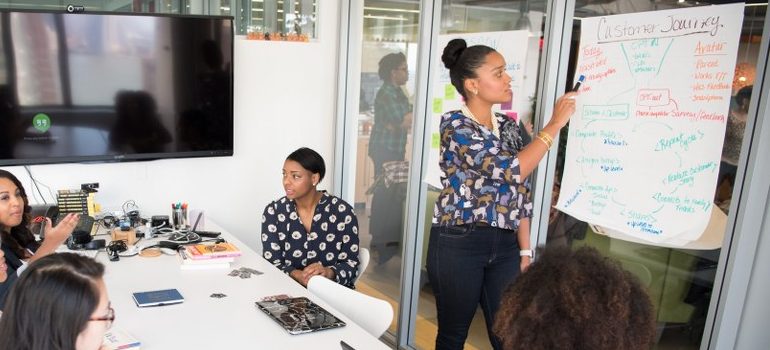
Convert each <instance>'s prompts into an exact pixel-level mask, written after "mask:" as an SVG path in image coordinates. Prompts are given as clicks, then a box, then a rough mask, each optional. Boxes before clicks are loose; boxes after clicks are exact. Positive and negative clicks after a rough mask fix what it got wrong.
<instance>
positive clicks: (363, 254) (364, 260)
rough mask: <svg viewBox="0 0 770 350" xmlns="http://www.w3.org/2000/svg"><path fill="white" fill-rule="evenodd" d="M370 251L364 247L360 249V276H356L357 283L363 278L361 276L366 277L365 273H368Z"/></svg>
mask: <svg viewBox="0 0 770 350" xmlns="http://www.w3.org/2000/svg"><path fill="white" fill-rule="evenodd" d="M369 259H370V256H369V249H366V248H364V247H361V248H360V249H358V276H356V281H358V279H360V278H361V276H363V275H364V271H366V267H367V266H369Z"/></svg>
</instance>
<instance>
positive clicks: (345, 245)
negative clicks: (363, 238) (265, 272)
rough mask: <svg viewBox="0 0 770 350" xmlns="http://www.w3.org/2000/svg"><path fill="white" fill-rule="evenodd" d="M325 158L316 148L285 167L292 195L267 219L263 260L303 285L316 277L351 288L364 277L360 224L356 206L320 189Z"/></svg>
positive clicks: (275, 205) (269, 209)
mask: <svg viewBox="0 0 770 350" xmlns="http://www.w3.org/2000/svg"><path fill="white" fill-rule="evenodd" d="M325 173H326V166H325V164H324V160H323V158H321V155H319V154H318V153H317V152H316V151H314V150H312V149H310V148H305V147H303V148H300V149H298V150H296V151H294V152H292V153H291V154H290V155H289V156H288V157H286V161H285V162H284V163H283V188H284V190H285V191H286V196H284V197H281V198H280V199H278V200H275V201H273V202H271V203H270V204H268V205H267V207H265V212H264V213H263V214H262V256H263V257H264V258H265V260H267V261H269V262H271V263H272V264H273V265H275V267H277V268H279V269H281V270H282V271H283V272H285V273H287V274H288V275H289V276H291V277H292V278H294V280H296V281H297V282H299V283H300V284H302V285H303V286H307V282H308V281H309V280H310V278H311V277H313V276H315V275H321V276H324V277H326V278H328V279H330V280H332V281H335V282H337V283H339V284H341V285H344V286H346V287H349V288H353V284H354V282H355V281H356V276H358V220H357V219H356V214H354V213H353V207H351V206H350V204H348V203H347V202H345V201H343V200H342V199H340V198H338V197H335V196H332V195H330V194H328V193H326V191H319V190H317V189H316V186H317V185H318V183H319V182H321V180H322V179H323V177H324V174H325Z"/></svg>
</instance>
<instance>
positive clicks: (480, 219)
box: [433, 111, 532, 230]
mask: <svg viewBox="0 0 770 350" xmlns="http://www.w3.org/2000/svg"><path fill="white" fill-rule="evenodd" d="M495 121H496V122H497V123H498V126H499V130H500V137H499V138H498V137H497V136H495V135H494V134H493V133H492V131H491V130H489V129H487V128H486V127H484V126H482V125H480V124H478V123H476V122H475V121H473V120H472V119H470V118H468V117H466V116H465V115H463V114H462V112H460V111H452V112H448V113H446V114H444V115H443V116H441V158H440V161H439V162H440V164H439V165H440V167H441V170H442V172H443V173H442V176H441V183H442V187H443V189H442V191H441V193H440V194H439V196H438V200H437V202H436V206H435V208H434V210H433V225H434V226H453V225H463V224H470V223H486V224H488V225H490V226H493V227H499V228H504V229H509V230H517V229H518V227H519V222H520V220H521V219H523V218H530V217H532V202H531V201H530V196H529V193H530V183H529V180H528V179H524V181H522V179H521V176H520V171H519V159H518V158H517V155H518V152H519V151H520V150H521V148H522V147H523V142H522V140H521V136H520V132H522V130H521V129H520V128H519V126H518V124H517V123H516V122H514V121H513V120H511V119H509V118H508V117H507V116H505V115H502V114H499V113H495ZM501 139H502V140H501Z"/></svg>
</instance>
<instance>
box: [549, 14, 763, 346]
mask: <svg viewBox="0 0 770 350" xmlns="http://www.w3.org/2000/svg"><path fill="white" fill-rule="evenodd" d="M710 3H714V4H717V3H716V2H711V1H705V2H692V1H670V2H657V1H655V2H653V1H650V2H646V1H633V0H618V1H613V2H610V3H591V2H588V3H585V2H578V3H577V4H576V6H575V12H574V15H575V21H574V26H573V28H572V30H573V34H572V45H571V55H570V57H571V59H570V62H569V72H568V77H570V78H568V81H567V86H569V87H571V86H573V82H572V81H571V80H572V77H575V76H576V74H582V72H590V73H586V78H587V81H586V84H587V85H589V87H588V89H590V85H592V84H594V86H597V85H596V84H600V83H601V80H602V75H601V74H605V73H606V74H615V73H614V72H609V71H608V70H606V69H605V70H596V69H594V68H595V67H599V66H600V65H601V62H602V61H601V58H597V59H596V60H595V61H588V60H586V61H581V62H580V63H579V62H578V56H581V55H582V56H583V57H585V56H586V55H585V52H578V50H585V49H586V48H583V49H581V45H580V44H581V43H580V38H581V22H585V21H586V19H588V18H593V17H602V16H608V15H615V14H630V13H637V12H644V11H661V10H668V9H692V8H694V7H696V6H705V5H709V4H710ZM766 8H767V4H766V3H758V4H746V5H745V7H744V8H743V22H742V23H740V24H738V27H739V31H740V35H739V38H740V39H739V43H738V54H737V62H736V64H735V66H734V72H735V76H734V79H733V80H732V81H725V82H713V81H711V79H718V74H719V73H718V72H710V71H709V69H708V67H715V66H712V63H713V62H715V61H714V60H715V59H716V58H715V57H718V56H721V55H723V53H721V52H718V51H719V50H721V49H719V48H717V47H713V48H712V49H713V50H712V49H710V50H705V51H704V50H703V48H705V44H706V41H704V43H703V44H704V46H699V48H696V49H695V50H694V52H693V54H694V56H696V57H695V60H694V61H693V62H695V63H694V64H695V65H696V73H694V74H693V75H692V76H691V77H688V80H687V84H688V88H689V87H691V89H692V91H694V92H693V93H692V96H691V97H692V99H691V100H688V101H681V100H680V101H679V103H680V104H679V105H677V106H676V109H675V111H673V112H672V111H670V110H668V109H666V108H664V107H663V105H662V104H660V103H657V102H655V103H652V102H651V101H649V100H645V101H643V100H644V99H645V98H647V97H651V95H645V94H641V93H640V95H639V96H637V100H636V101H635V103H636V108H637V109H636V114H635V115H634V116H635V117H636V118H640V117H643V118H649V119H650V120H651V122H655V118H661V119H659V120H662V118H664V117H666V116H670V115H679V114H677V113H681V115H682V116H689V115H690V114H687V113H686V112H677V111H678V110H679V108H681V107H684V105H685V104H690V103H691V104H692V105H694V106H696V107H697V106H700V107H701V108H702V107H703V106H704V105H705V103H704V102H703V101H704V100H703V99H702V98H701V96H711V97H710V98H717V95H719V93H717V92H719V91H723V92H725V93H727V92H729V95H730V96H731V97H730V98H729V101H724V103H725V104H729V106H730V107H729V113H727V115H723V119H722V121H721V122H722V123H724V124H726V125H724V127H725V131H724V135H723V136H722V135H721V134H720V135H718V138H719V142H718V144H716V145H711V146H712V147H718V149H716V148H715V150H716V151H719V150H721V161H720V160H717V161H715V162H712V164H710V165H709V166H710V168H709V169H710V170H709V171H713V174H715V175H716V176H715V178H716V185H715V186H713V187H711V188H713V189H714V190H713V193H711V194H707V195H706V196H705V197H707V198H708V200H706V201H703V203H698V204H697V205H701V206H702V207H703V208H708V210H710V211H711V215H710V219H709V217H708V216H707V217H706V219H705V221H703V222H702V223H703V224H704V226H706V228H702V229H700V230H699V231H698V232H694V233H695V235H694V236H693V237H694V238H696V239H695V240H693V241H687V242H685V241H681V242H675V241H671V240H669V241H666V242H663V241H661V242H654V241H640V240H635V239H630V238H629V237H627V236H623V235H622V234H618V233H617V232H616V231H615V230H612V229H607V228H606V227H602V226H599V225H594V224H595V223H589V222H585V221H581V220H579V219H577V218H575V217H573V216H570V215H568V214H566V213H565V212H562V211H560V210H558V209H555V208H553V209H551V212H550V213H549V220H548V229H547V238H546V244H547V246H555V245H566V246H569V247H572V248H577V247H581V246H590V247H593V248H596V249H597V250H599V251H600V252H601V253H602V254H604V255H606V256H608V257H611V258H613V259H616V260H618V261H619V262H620V263H621V264H622V265H623V267H624V268H625V269H627V270H628V271H630V272H631V273H632V274H634V275H635V276H637V277H638V278H639V279H640V281H641V282H642V284H643V285H644V286H646V287H647V290H648V293H649V295H650V298H651V300H652V303H653V305H654V308H655V314H654V318H655V320H656V323H657V337H656V345H655V348H656V349H698V348H700V347H701V342H702V339H703V332H704V327H705V325H706V318H707V315H708V313H709V303H710V301H711V298H712V290H713V289H714V283H715V276H716V271H717V268H718V262H719V257H720V254H722V249H721V248H720V246H721V243H722V242H723V240H724V236H725V235H731V234H733V232H732V228H731V227H728V226H727V223H728V222H729V221H728V220H727V215H729V214H730V204H731V200H732V196H733V188H734V185H735V184H736V182H741V181H743V179H740V178H737V177H736V173H737V167H738V166H739V159H740V157H739V156H740V152H741V145H742V143H743V137H744V135H748V134H750V130H746V125H747V122H750V120H748V119H749V118H753V117H754V116H751V115H748V107H749V104H750V103H751V101H752V99H753V98H755V97H756V95H752V93H751V87H752V85H753V81H754V76H755V67H756V64H757V56H758V52H759V46H760V41H761V39H762V32H763V29H764V20H765V14H766ZM723 20H724V18H723ZM600 23H602V22H600ZM627 28H628V27H627ZM616 29H617V28H616ZM631 29H632V30H633V29H634V28H631ZM621 32H622V33H621ZM592 33H593V32H592ZM617 33H620V34H618V35H627V34H628V31H625V32H624V31H622V30H621V31H620V32H613V33H610V32H600V36H601V35H604V34H607V35H615V34H617ZM704 40H705V39H704ZM669 41H671V42H673V40H665V39H660V41H655V40H628V41H626V42H625V43H624V45H623V46H622V47H623V48H624V50H625V51H623V54H624V55H627V56H625V57H626V58H627V61H626V63H627V65H628V67H626V65H624V66H623V70H625V69H626V68H627V69H628V71H629V72H630V73H629V74H630V76H631V77H632V78H630V80H633V79H635V78H638V77H639V74H647V73H646V72H647V71H650V70H651V69H652V68H651V67H652V66H655V67H658V68H655V69H658V70H660V68H659V67H660V65H659V64H660V62H652V60H653V59H655V57H657V58H660V55H659V53H663V56H665V54H666V52H668V51H661V52H657V51H655V50H657V49H656V48H654V47H653V46H656V45H657V44H665V45H668V44H667V43H668V42H669ZM665 45H661V46H662V47H663V48H665V47H666V46H665ZM600 50H601V49H600ZM671 59H676V58H671ZM690 59H691V60H692V57H691V58H690ZM710 62H712V63H710ZM578 64H580V66H578ZM731 64H732V63H730V65H731ZM602 68H606V67H602ZM728 70H733V69H732V66H730V68H728ZM608 72H609V73H608ZM653 73H654V72H653ZM712 74H713V75H714V76H713V77H712ZM605 77H606V75H605ZM714 77H716V78H714ZM586 84H584V85H583V86H584V87H583V88H581V89H586V87H585V86H586ZM690 84H691V85H690ZM581 91H586V90H581ZM650 91H652V90H650ZM659 92H660V91H659ZM618 93H619V94H620V93H621V92H620V91H618ZM662 93H665V94H668V92H667V91H662ZM667 96H669V95H667ZM671 96H672V97H671V99H672V100H674V97H673V95H671ZM666 101H669V100H668V97H666ZM667 103H668V102H667ZM680 106H681V107H680ZM578 113H583V114H582V115H584V116H585V115H586V114H585V113H586V112H585V109H584V110H579V111H578ZM602 115H603V116H606V115H608V114H606V113H605V114H602ZM613 115H614V114H613ZM692 115H693V116H695V117H693V118H696V119H698V120H701V121H703V120H707V119H709V118H711V119H713V118H719V115H712V117H713V118H712V117H709V116H706V115H703V114H702V113H701V114H697V113H694V114H692ZM704 118H705V119H704ZM597 123H601V121H597ZM572 124H574V121H573V123H572ZM748 124H749V125H751V123H748ZM691 125H693V126H692V127H690V128H687V130H685V129H682V130H678V132H679V135H687V134H692V133H693V132H694V130H697V129H698V128H700V127H701V125H700V124H695V123H693V124H691ZM605 136H607V139H609V140H610V141H609V142H624V140H620V141H619V139H617V138H615V139H613V136H612V135H605ZM568 137H577V138H580V139H582V138H586V139H587V138H590V135H588V134H586V133H580V134H578V133H576V134H575V135H572V134H570V133H569V130H568V128H564V129H563V130H562V133H561V136H560V143H559V148H558V151H557V152H558V157H557V165H556V174H555V177H554V179H553V182H554V185H553V188H552V191H551V193H552V196H551V199H552V200H551V201H552V203H551V204H552V205H554V204H556V203H557V202H558V200H559V195H560V191H561V190H562V187H564V186H565V183H567V182H569V181H571V180H573V179H574V173H573V177H572V179H570V178H568V176H564V177H562V174H563V170H564V169H565V167H569V165H570V164H571V162H572V161H574V158H569V157H566V152H565V150H566V145H567V138H568ZM683 137H684V138H687V137H685V136H683ZM691 140H694V139H691ZM669 141H670V142H669ZM680 141H681V139H680ZM722 141H723V142H722ZM605 142H607V141H606V140H605ZM659 142H662V143H660V144H659V146H660V147H662V148H666V149H668V148H673V147H680V146H682V144H681V143H679V144H677V142H678V141H676V140H674V139H671V140H663V141H659ZM683 149H684V148H683ZM572 152H574V150H573V151H572ZM578 153H579V152H578ZM610 153H611V151H610ZM570 159H571V160H570ZM717 159H718V157H717ZM565 162H566V164H565ZM648 166H649V167H667V165H665V164H660V163H654V164H652V163H651V164H648ZM613 169H616V170H618V168H616V167H614V166H611V165H610V166H608V167H607V171H614V170H613ZM673 170H676V169H672V171H673ZM619 171H620V170H619ZM694 172H697V170H692V171H689V173H688V174H679V175H672V176H673V177H669V178H668V180H671V181H680V182H681V181H685V180H686V179H691V176H692V173H694ZM680 175H681V176H680ZM650 181H654V179H650ZM666 181H667V180H664V182H666ZM685 182H686V181H685ZM690 182H691V181H690ZM658 185H659V184H658V183H657V182H654V183H650V184H648V185H645V184H644V183H640V186H658ZM686 185H687V186H692V183H688V184H686ZM585 188H588V187H585ZM588 190H589V192H590V193H591V194H592V195H594V197H596V198H597V199H596V201H595V202H596V203H595V204H596V205H595V206H594V208H599V207H601V206H602V205H601V204H602V201H603V199H602V198H605V197H603V196H602V195H601V194H600V193H598V192H596V193H594V192H593V190H592V189H591V188H588ZM640 192H641V191H640ZM669 192H671V193H669ZM669 192H666V193H664V194H661V195H659V196H658V197H657V198H658V199H659V200H660V201H663V202H667V203H672V201H680V200H681V201H682V202H681V203H677V204H676V208H677V210H679V211H680V212H681V213H687V212H690V211H691V210H698V208H694V207H693V205H692V204H693V203H694V202H691V201H690V198H686V197H684V196H679V195H678V194H677V193H676V189H674V190H673V191H669ZM562 193H564V192H562ZM570 193H572V192H570ZM610 197H611V196H610ZM570 198H571V197H570ZM605 199H606V198H605ZM610 199H612V200H618V199H616V198H610ZM569 200H570V199H569V198H568V199H567V200H565V201H563V203H562V204H563V205H566V204H565V203H567V202H569ZM711 208H713V209H711ZM597 210H600V209H597ZM649 214H650V213H649V212H645V213H643V212H637V213H634V215H635V216H634V217H635V218H637V219H639V220H638V223H641V222H643V221H645V219H643V218H644V217H649V216H648V215H649ZM544 215H545V213H544ZM629 220H631V221H633V220H632V219H629ZM631 221H629V222H631ZM706 221H707V222H708V225H706ZM635 222H636V221H635ZM654 225H655V224H654V223H653V224H652V226H650V227H649V230H651V232H652V231H654V230H655V229H653V228H652V227H653V226H654ZM708 235H712V236H713V237H707V236H708ZM706 239H710V240H711V242H710V243H708V244H705V243H703V242H704V240H706Z"/></svg>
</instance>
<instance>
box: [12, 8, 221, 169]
mask: <svg viewBox="0 0 770 350" xmlns="http://www.w3.org/2000/svg"><path fill="white" fill-rule="evenodd" d="M232 154H233V19H232V17H203V16H168V15H146V14H141V15H139V14H125V13H87V12H86V13H65V12H56V13H54V12H33V11H7V10H3V11H0V165H21V164H45V163H63V162H101V161H126V160H142V159H159V158H180V157H210V156H229V155H232Z"/></svg>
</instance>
